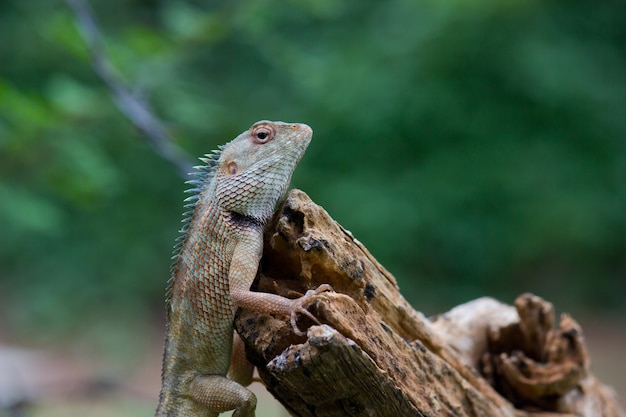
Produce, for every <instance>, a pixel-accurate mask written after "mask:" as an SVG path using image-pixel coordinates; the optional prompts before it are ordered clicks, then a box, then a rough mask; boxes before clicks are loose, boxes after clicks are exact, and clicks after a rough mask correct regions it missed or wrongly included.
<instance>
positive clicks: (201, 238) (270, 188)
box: [156, 121, 330, 417]
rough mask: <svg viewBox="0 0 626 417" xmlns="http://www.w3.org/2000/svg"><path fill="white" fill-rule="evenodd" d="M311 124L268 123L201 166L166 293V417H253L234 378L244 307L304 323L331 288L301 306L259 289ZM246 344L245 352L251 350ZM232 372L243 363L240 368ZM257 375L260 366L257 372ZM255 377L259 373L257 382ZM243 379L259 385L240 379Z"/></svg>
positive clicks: (313, 293) (248, 398)
mask: <svg viewBox="0 0 626 417" xmlns="http://www.w3.org/2000/svg"><path fill="white" fill-rule="evenodd" d="M312 135H313V131H312V130H311V128H310V127H309V126H307V125H305V124H295V123H282V122H269V121H260V122H257V123H255V124H254V125H252V127H251V128H250V129H249V130H247V131H245V132H243V133H242V134H241V135H239V136H237V137H236V138H235V139H233V140H232V141H231V142H229V143H227V144H226V145H224V146H222V147H220V149H219V150H217V151H214V152H213V153H212V154H207V155H206V157H205V158H200V159H201V160H202V161H203V162H204V163H205V165H202V166H199V167H196V172H195V178H194V179H193V180H191V181H188V183H190V184H191V185H192V187H194V188H192V189H191V190H189V191H190V192H191V193H192V195H191V197H189V198H188V199H186V200H185V201H186V202H187V203H188V204H187V205H186V207H188V208H190V211H188V212H187V213H186V216H185V219H184V220H183V222H184V226H183V228H182V229H181V232H182V235H181V237H180V238H179V243H178V245H177V248H176V249H175V254H174V257H173V259H174V263H173V266H172V276H171V279H170V284H169V288H168V296H167V303H166V305H167V328H166V340H165V351H164V354H163V372H162V387H161V393H160V398H159V405H158V407H157V411H156V416H158V417H197V416H203V417H215V416H217V415H218V414H219V413H221V412H225V411H229V410H235V412H234V414H233V416H234V417H253V416H254V412H255V411H254V410H255V408H256V397H255V396H254V394H253V393H252V392H250V391H249V390H248V389H247V388H244V386H243V385H242V384H240V383H239V382H238V381H236V380H235V379H237V378H235V377H231V378H228V377H227V376H226V375H227V373H228V374H229V376H235V375H239V374H240V372H238V371H237V370H235V371H234V372H233V368H232V367H231V368H230V369H231V371H230V372H229V367H230V366H231V355H232V357H233V358H237V357H241V356H243V355H241V354H232V351H233V319H234V314H235V310H236V309H237V308H238V307H242V308H246V309H251V310H255V311H261V312H266V313H281V314H288V315H289V316H290V319H291V324H292V326H293V328H294V331H296V332H297V333H299V334H302V332H301V331H300V330H299V329H298V327H297V324H296V319H297V315H298V314H304V315H306V316H308V317H310V318H311V319H313V320H314V321H315V322H317V320H316V319H315V318H314V317H313V316H312V314H311V313H310V312H309V311H308V310H307V309H306V308H307V306H308V305H310V304H311V303H312V302H313V301H314V300H315V299H317V298H318V297H319V294H320V293H322V292H324V291H328V290H330V286H328V285H322V286H320V287H318V288H317V289H316V290H309V291H307V293H306V294H304V295H303V296H301V297H300V298H296V299H288V298H285V297H281V296H278V295H275V294H268V293H260V292H252V291H250V285H251V284H252V282H253V280H254V279H255V276H256V274H257V269H258V266H259V261H260V259H261V253H262V249H263V229H264V227H265V225H266V224H267V222H268V221H269V219H270V218H271V217H272V215H273V214H274V211H275V209H276V206H277V204H278V202H279V200H280V199H281V198H282V197H283V196H284V194H285V192H286V190H287V187H288V186H289V181H290V179H291V175H292V173H293V171H294V169H295V167H296V165H297V164H298V162H299V161H300V159H301V158H302V155H303V154H304V152H305V150H306V148H307V147H308V145H309V142H310V141H311V137H312ZM242 347H243V345H242ZM232 365H233V366H237V365H240V366H241V367H245V365H242V364H236V363H233V364H232ZM249 369H250V370H252V368H251V367H250V368H249ZM249 376H251V375H249ZM239 379H248V380H249V379H250V378H249V377H248V378H243V377H239Z"/></svg>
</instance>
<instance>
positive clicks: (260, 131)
mask: <svg viewBox="0 0 626 417" xmlns="http://www.w3.org/2000/svg"><path fill="white" fill-rule="evenodd" d="M275 135H276V131H275V130H274V129H273V128H271V127H270V126H268V125H260V126H256V127H254V128H253V129H252V137H253V138H254V141H255V142H256V143H259V144H263V143H267V142H269V141H271V140H272V139H274V136H275Z"/></svg>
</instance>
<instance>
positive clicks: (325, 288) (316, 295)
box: [291, 284, 333, 336]
mask: <svg viewBox="0 0 626 417" xmlns="http://www.w3.org/2000/svg"><path fill="white" fill-rule="evenodd" d="M329 291H333V287H331V286H330V285H329V284H322V285H320V286H319V287H317V288H316V289H314V290H308V291H307V292H306V293H305V294H304V295H303V296H302V297H300V298H296V299H295V300H293V304H292V310H291V327H292V328H293V331H294V333H295V334H297V335H298V336H304V335H306V332H303V331H302V330H300V328H299V327H298V323H297V316H298V313H300V314H302V315H304V316H307V317H308V318H309V319H311V320H312V321H313V322H314V323H315V324H317V325H320V324H322V323H320V321H319V320H318V319H317V318H316V317H315V316H314V315H313V314H311V312H310V311H309V310H307V308H306V306H308V305H310V303H311V302H313V301H316V300H319V299H320V298H322V297H321V294H322V293H325V292H329Z"/></svg>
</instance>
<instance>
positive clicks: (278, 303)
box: [229, 234, 332, 336]
mask: <svg viewBox="0 0 626 417" xmlns="http://www.w3.org/2000/svg"><path fill="white" fill-rule="evenodd" d="M248 237H249V239H246V240H243V241H241V242H240V243H238V244H237V247H236V248H235V252H234V255H233V259H232V261H231V265H230V273H229V284H230V297H231V300H232V302H233V305H234V306H235V307H241V308H245V309H249V310H253V311H258V312H262V313H269V314H287V315H289V317H290V320H291V326H292V327H293V330H294V332H295V333H296V334H298V335H300V336H302V335H304V332H302V331H301V330H300V329H299V328H298V326H297V316H298V314H302V315H305V316H307V317H309V318H310V319H311V320H313V322H315V323H317V324H319V320H317V319H316V318H315V316H313V315H312V314H311V313H310V312H309V311H308V310H307V307H308V306H309V305H310V304H311V303H312V302H314V301H315V300H317V299H320V298H321V293H323V292H327V291H332V287H331V286H330V285H328V284H322V285H320V286H319V287H318V288H317V289H315V290H309V291H307V292H306V294H304V295H303V296H301V297H299V298H295V299H289V298H285V297H281V296H280V295H276V294H270V293H263V292H255V291H250V286H251V285H252V282H253V281H254V278H255V277H256V273H257V269H258V265H259V261H260V260H261V252H262V245H263V241H262V239H263V237H262V235H261V234H259V235H258V236H253V235H250V236H248Z"/></svg>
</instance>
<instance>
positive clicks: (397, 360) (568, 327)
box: [235, 190, 625, 417]
mask: <svg viewBox="0 0 626 417" xmlns="http://www.w3.org/2000/svg"><path fill="white" fill-rule="evenodd" d="M260 271H261V273H260V274H259V276H258V278H257V280H256V281H255V285H254V289H255V290H257V291H263V292H272V293H276V294H280V295H283V296H286V297H290V298H293V297H295V296H298V295H299V294H303V293H305V292H306V291H307V290H309V289H314V288H317V287H318V286H319V285H321V284H325V283H326V284H330V285H331V286H332V287H333V289H334V292H327V293H323V294H321V296H320V298H319V300H317V301H316V302H314V303H313V304H312V305H311V307H310V311H311V312H312V313H313V314H314V316H315V317H317V318H318V319H319V321H320V322H321V323H323V324H322V325H316V324H315V323H313V322H311V321H310V320H309V319H308V318H306V317H300V318H299V319H298V324H299V326H300V328H301V329H307V328H308V331H307V334H306V336H298V335H297V334H296V333H295V332H294V331H293V329H292V327H291V324H290V323H289V320H287V319H286V318H285V317H273V316H271V315H266V314H260V313H255V312H250V311H242V310H240V311H238V313H237V316H236V321H235V326H236V328H237V331H238V332H239V334H240V336H241V338H242V339H243V341H244V343H245V345H246V353H247V356H248V359H249V360H250V361H251V362H252V363H253V364H254V365H255V366H256V367H257V368H258V370H259V374H260V376H261V379H262V380H263V381H264V382H265V384H266V386H267V388H268V390H269V391H270V392H271V393H272V394H273V395H274V396H275V397H276V398H277V399H278V400H279V401H280V402H281V403H282V404H283V405H284V406H285V407H286V409H287V410H289V412H290V413H291V414H292V415H294V416H303V417H304V416H318V417H320V416H390V417H392V416H393V417H397V416H457V417H459V416H475V417H489V416H494V417H495V416H498V417H501V416H516V417H522V416H528V417H530V416H536V417H539V416H542V417H547V416H588V417H592V416H593V417H597V416H606V417H618V416H622V417H624V416H625V414H624V413H623V412H622V411H621V410H620V409H619V407H618V405H617V402H616V401H615V398H614V394H613V392H612V390H611V389H610V388H608V387H606V386H604V385H602V384H601V383H600V382H599V381H598V380H597V379H596V378H595V377H594V376H593V375H592V374H591V372H590V370H589V358H588V355H587V351H586V349H585V345H584V340H583V336H582V330H581V329H580V327H579V326H578V324H577V323H576V322H575V321H574V320H573V319H572V318H571V317H569V316H567V315H563V316H562V317H561V319H560V322H559V325H558V327H556V328H555V327H554V321H555V320H554V309H553V307H552V305H551V304H550V303H548V302H546V301H544V300H542V299H540V298H539V297H536V296H533V295H530V294H525V295H522V296H520V297H519V298H518V299H517V301H516V303H515V307H512V306H508V305H505V304H502V303H500V302H498V301H495V300H493V299H490V298H481V299H478V300H475V301H472V302H469V303H467V304H463V305H461V306H459V307H456V308H454V309H453V310H451V311H450V312H448V313H445V314H443V315H440V316H437V317H435V318H433V319H428V318H426V317H425V316H424V315H423V314H421V313H419V312H417V311H415V310H414V309H413V308H412V307H411V306H410V305H409V303H408V302H407V301H406V300H405V299H404V298H403V297H402V295H401V294H400V292H399V289H398V285H397V283H396V280H395V279H394V277H393V276H392V275H391V274H390V273H389V272H388V271H387V270H386V269H385V268H384V267H383V266H382V265H380V264H379V263H378V262H377V261H376V259H374V257H373V256H372V255H371V254H370V253H369V252H368V250H367V249H366V248H365V247H364V246H363V245H362V244H361V243H360V242H359V241H358V240H356V239H355V238H354V237H353V236H352V234H351V233H350V232H349V231H347V230H345V229H344V228H343V227H341V226H340V225H339V224H338V223H337V222H335V221H334V220H333V219H332V218H331V217H330V216H329V215H328V213H326V211H324V209H322V208H321V207H319V206H317V205H316V204H315V203H313V202H312V201H311V200H310V198H309V197H308V196H307V195H306V194H304V193H303V192H302V191H299V190H293V191H291V192H290V193H289V195H288V197H287V199H286V200H285V202H284V203H283V205H282V206H281V207H280V209H279V210H278V211H277V214H276V216H275V217H274V219H273V221H272V223H271V225H270V227H269V228H268V230H267V232H266V234H265V247H264V254H263V259H262V261H261V268H260Z"/></svg>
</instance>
